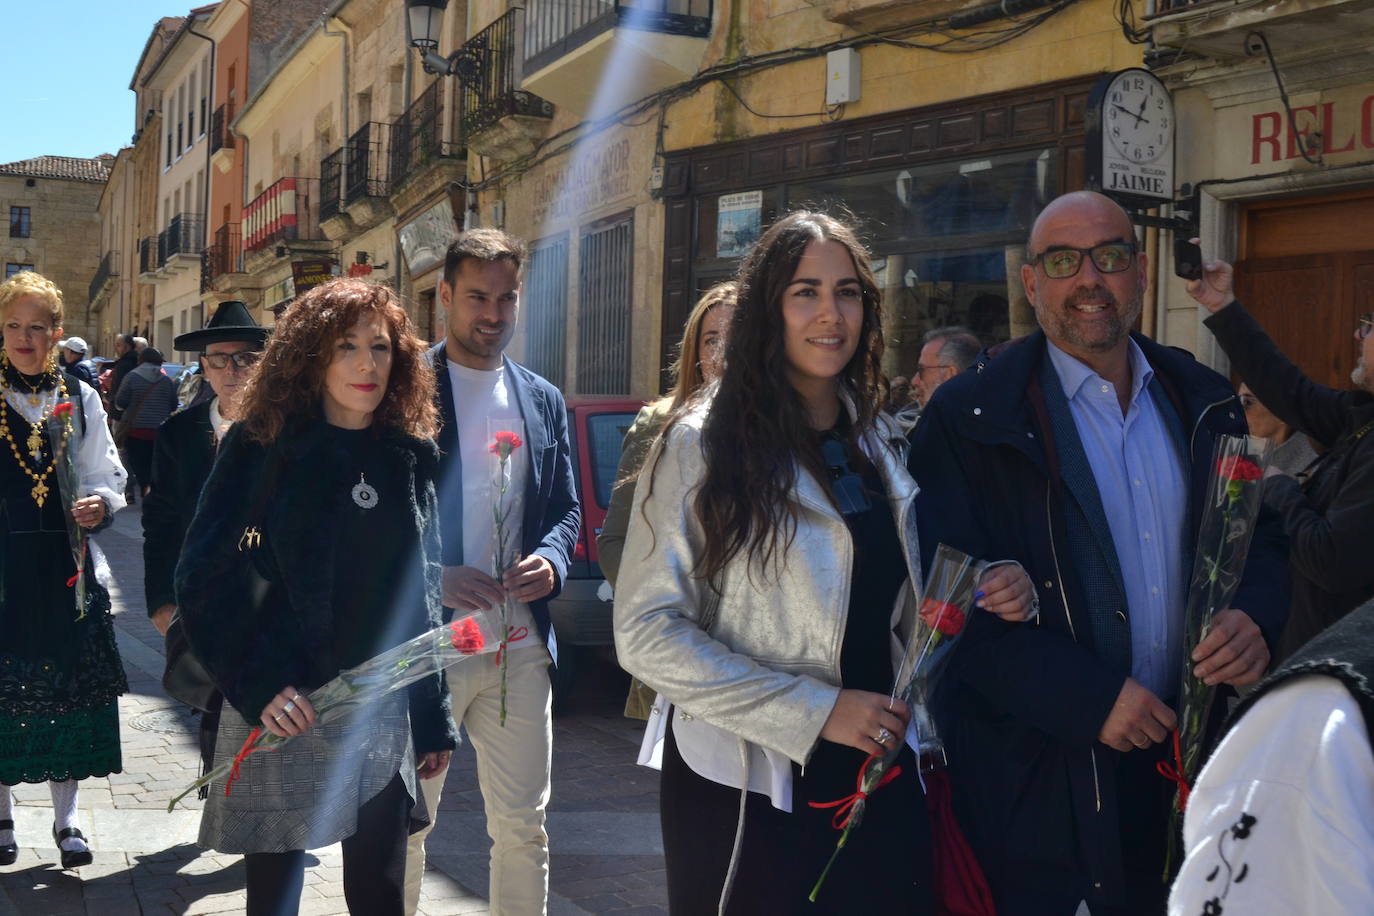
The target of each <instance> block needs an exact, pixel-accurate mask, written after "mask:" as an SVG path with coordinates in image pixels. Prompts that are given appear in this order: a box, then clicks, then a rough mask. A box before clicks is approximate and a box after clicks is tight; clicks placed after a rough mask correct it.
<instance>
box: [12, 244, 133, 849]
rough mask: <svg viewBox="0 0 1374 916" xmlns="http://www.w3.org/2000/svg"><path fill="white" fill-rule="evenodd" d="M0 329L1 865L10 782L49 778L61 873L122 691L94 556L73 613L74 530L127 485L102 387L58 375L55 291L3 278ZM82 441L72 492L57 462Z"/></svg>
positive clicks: (112, 751)
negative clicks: (85, 782)
mask: <svg viewBox="0 0 1374 916" xmlns="http://www.w3.org/2000/svg"><path fill="white" fill-rule="evenodd" d="M0 324H3V329H4V349H3V350H0V439H3V440H4V442H0V538H2V539H3V540H4V545H3V552H0V865H10V864H12V863H13V862H14V861H15V859H16V858H17V857H18V841H17V839H16V837H15V834H14V819H13V813H12V809H11V806H12V800H11V795H10V786H13V785H18V784H19V783H43V782H46V783H47V784H48V789H49V791H50V793H51V795H52V802H53V827H52V834H53V842H54V843H55V844H56V845H57V846H58V848H59V855H60V857H61V860H62V867H63V868H75V867H77V866H80V865H89V864H90V862H91V860H92V857H91V852H90V849H89V848H88V847H87V845H86V839H85V836H84V835H83V834H82V832H81V828H80V827H79V826H78V824H77V784H78V781H79V780H82V779H86V778H87V777H90V776H106V775H108V774H110V773H118V772H119V770H120V765H121V760H120V752H119V702H118V698H119V695H120V694H121V693H123V692H124V691H125V690H127V689H128V684H127V682H126V681H125V679H124V667H123V665H121V664H120V661H119V652H118V650H117V649H116V647H115V634H114V626H113V624H112V620H111V618H110V596H109V593H108V592H106V591H105V589H104V587H103V586H101V585H100V583H98V582H97V581H96V579H95V576H94V575H92V574H91V572H90V571H91V570H92V569H93V565H92V563H91V559H90V557H91V555H90V552H89V550H86V551H85V552H84V554H83V556H84V562H83V568H84V569H85V570H86V575H85V577H84V579H85V587H84V599H83V605H82V606H81V607H77V604H76V600H77V599H76V595H77V591H76V588H75V586H76V584H77V580H76V578H75V576H74V574H75V573H76V572H77V566H76V556H75V554H74V552H73V541H72V538H71V532H69V530H68V524H69V522H72V521H75V523H76V524H77V525H80V526H81V527H82V528H84V529H86V530H87V531H97V530H100V529H101V528H104V527H106V526H108V525H109V524H110V522H111V520H112V518H113V516H114V513H115V511H116V510H118V509H121V508H123V507H124V485H125V483H126V478H125V475H124V468H123V466H122V465H120V463H119V457H118V455H116V453H115V448H114V443H113V442H111V441H110V435H109V430H108V428H107V427H106V425H105V410H104V408H103V407H102V406H101V404H100V394H99V392H97V391H96V390H95V389H94V388H92V387H90V386H89V385H86V384H83V383H82V382H80V381H78V380H77V379H76V377H75V376H73V375H71V374H69V373H67V372H63V371H61V370H59V369H58V368H57V363H56V360H55V356H54V349H53V345H54V343H55V342H56V341H57V339H58V338H59V337H61V336H62V293H61V292H59V291H58V289H57V287H56V286H54V285H53V284H52V282H50V281H49V280H47V279H45V278H43V277H42V276H40V275H38V274H36V273H33V272H32V271H21V272H20V273H17V274H15V275H14V276H13V277H11V278H10V279H8V280H6V281H5V282H4V283H0ZM66 411H70V412H69V413H67V415H66V418H65V419H64V418H63V417H62V414H63V413H64V412H66ZM77 439H79V442H78V443H77V444H76V445H75V448H74V457H75V467H76V478H77V480H76V487H77V490H76V492H75V493H72V492H68V490H69V484H68V483H67V481H66V480H65V479H64V475H63V473H62V469H61V468H60V467H59V463H60V462H62V461H63V460H64V457H65V456H66V455H72V454H73V452H72V451H69V450H68V449H69V447H70V446H71V445H72V443H73V442H74V441H75V440H77Z"/></svg>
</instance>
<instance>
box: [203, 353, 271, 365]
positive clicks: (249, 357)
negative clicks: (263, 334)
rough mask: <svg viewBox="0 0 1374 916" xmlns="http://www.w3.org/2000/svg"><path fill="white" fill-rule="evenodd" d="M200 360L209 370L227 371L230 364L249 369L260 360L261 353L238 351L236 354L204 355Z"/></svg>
mask: <svg viewBox="0 0 1374 916" xmlns="http://www.w3.org/2000/svg"><path fill="white" fill-rule="evenodd" d="M201 359H203V360H205V365H207V366H209V367H210V368H211V369H228V368H229V364H230V363H233V364H234V365H235V366H238V367H239V368H240V369H251V368H253V367H254V366H256V365H257V364H258V361H259V360H261V359H262V353H261V352H259V351H257V350H240V351H239V352H237V353H206V354H204V355H203V356H201Z"/></svg>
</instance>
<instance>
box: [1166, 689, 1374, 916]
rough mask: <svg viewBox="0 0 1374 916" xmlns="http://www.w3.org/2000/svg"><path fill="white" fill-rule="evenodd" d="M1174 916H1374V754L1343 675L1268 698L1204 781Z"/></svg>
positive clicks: (1193, 803) (1195, 796)
mask: <svg viewBox="0 0 1374 916" xmlns="http://www.w3.org/2000/svg"><path fill="white" fill-rule="evenodd" d="M1183 840H1184V848H1185V849H1186V850H1187V858H1186V859H1185V860H1184V863H1183V868H1182V870H1181V871H1180V872H1179V875H1178V878H1177V880H1176V881H1175V882H1174V887H1173V892H1172V894H1171V895H1170V897H1169V916H1197V914H1200V913H1226V914H1230V913H1244V914H1246V916H1295V914H1312V916H1317V914H1321V916H1336V914H1344V913H1369V912H1371V911H1374V753H1371V751H1370V739H1369V731H1368V729H1366V727H1365V721H1364V716H1363V715H1362V714H1361V712H1360V707H1359V704H1358V703H1356V702H1355V699H1354V697H1352V696H1351V695H1350V692H1349V691H1348V690H1347V689H1346V688H1345V686H1344V685H1342V684H1341V683H1340V682H1339V681H1337V680H1336V679H1335V678H1331V677H1323V676H1311V677H1301V678H1295V679H1293V680H1291V681H1289V682H1288V683H1286V684H1283V685H1281V686H1279V687H1277V688H1275V689H1274V691H1273V693H1270V694H1268V695H1267V696H1265V697H1263V698H1261V699H1260V700H1259V702H1257V703H1256V704H1255V706H1254V708H1253V709H1251V710H1250V711H1249V712H1247V713H1246V714H1245V717H1244V718H1243V719H1242V720H1241V722H1240V724H1239V725H1238V726H1236V728H1234V729H1233V730H1232V731H1231V732H1230V733H1229V734H1228V735H1227V736H1226V738H1225V740H1224V741H1222V743H1221V746H1220V747H1218V748H1217V750H1216V753H1215V754H1213V755H1212V757H1211V759H1210V760H1208V761H1207V765H1206V766H1205V767H1203V769H1202V773H1201V774H1200V775H1199V776H1198V779H1197V785H1196V786H1195V787H1194V790H1193V793H1192V795H1191V797H1190V798H1189V800H1188V814H1187V817H1186V818H1185V820H1184V826H1183Z"/></svg>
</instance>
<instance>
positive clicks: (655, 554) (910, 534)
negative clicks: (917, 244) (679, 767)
mask: <svg viewBox="0 0 1374 916" xmlns="http://www.w3.org/2000/svg"><path fill="white" fill-rule="evenodd" d="M708 407H709V405H703V406H702V407H700V408H698V409H697V410H695V411H693V412H692V413H691V414H689V415H687V416H686V417H684V418H683V419H682V420H681V421H680V422H679V423H677V424H676V425H675V426H674V427H673V428H672V429H671V430H670V431H669V433H668V435H667V436H666V437H665V438H663V439H661V440H660V441H659V442H658V443H657V444H656V445H655V447H654V449H653V451H652V452H651V453H650V455H649V458H648V460H646V461H645V463H644V470H643V471H642V472H641V478H640V481H639V484H638V486H637V487H636V490H635V501H634V508H633V511H632V512H631V513H630V527H629V531H628V532H627V534H626V539H625V552H624V555H623V558H622V560H621V567H620V579H619V582H618V585H617V588H616V593H615V610H614V615H615V646H616V653H617V655H618V656H619V660H620V664H621V665H622V666H623V667H624V668H625V669H626V670H627V671H629V672H630V673H631V674H633V675H634V676H635V677H637V678H639V679H640V680H642V681H643V682H644V683H646V684H648V685H649V686H650V687H652V688H653V689H654V690H656V691H658V692H659V693H660V694H661V695H662V696H663V697H664V698H666V699H667V700H668V701H670V702H671V703H673V704H674V705H675V706H676V707H677V708H678V710H679V714H684V715H685V716H687V717H691V718H696V719H700V720H702V721H703V722H705V723H707V724H709V725H712V726H715V727H716V728H718V729H720V730H722V731H724V732H727V733H729V734H731V735H734V736H737V737H739V738H742V739H743V740H745V741H748V742H750V743H753V744H755V745H758V746H760V747H763V748H767V749H771V750H774V751H777V752H779V753H781V754H784V755H786V756H787V757H788V758H789V759H791V760H793V761H796V762H797V763H799V764H805V762H806V761H807V759H808V758H809V757H810V756H811V753H812V751H813V750H814V749H815V747H816V745H817V743H818V741H819V740H820V733H821V729H822V727H823V726H824V725H825V721H826V719H827V718H828V717H829V715H830V711H831V709H832V708H833V707H834V705H835V701H836V699H837V697H838V695H839V691H840V687H839V684H840V648H841V645H842V644H843V641H844V632H845V622H846V617H847V613H848V609H849V589H850V576H851V574H852V571H853V544H852V541H851V538H850V534H849V529H848V527H847V526H846V525H845V521H844V518H843V517H842V516H841V515H840V514H839V513H838V512H837V511H836V510H835V508H834V507H833V506H832V505H831V502H830V499H829V497H828V495H827V492H826V490H825V485H824V484H822V483H821V482H820V481H818V480H817V479H816V478H815V477H814V476H813V475H812V474H810V473H809V472H807V471H805V470H802V469H799V471H798V474H797V482H796V485H795V487H794V489H793V492H792V495H791V499H792V500H793V501H794V502H795V503H796V508H797V510H798V511H797V532H796V538H795V539H794V540H793V542H792V544H791V546H790V547H789V548H788V549H787V551H786V553H785V556H784V558H783V561H782V563H781V564H778V565H774V564H769V565H768V566H767V567H766V568H765V567H761V566H760V565H759V564H758V563H750V562H749V561H748V560H747V558H746V556H745V555H744V554H743V553H741V555H738V556H736V557H735V558H734V559H732V560H731V561H730V562H729V563H728V564H727V565H726V567H725V569H724V570H723V571H722V573H721V575H720V576H719V577H718V578H717V580H716V582H715V585H716V586H717V587H716V588H713V587H712V585H711V584H709V583H707V582H705V581H703V580H701V579H699V578H697V577H695V576H693V575H692V570H693V568H694V567H695V565H696V559H697V557H698V556H699V555H700V553H701V551H702V549H703V545H704V544H705V542H706V538H707V537H709V534H708V533H707V532H706V531H704V530H703V529H702V526H701V523H700V520H699V519H698V518H697V515H696V512H695V511H694V510H693V507H692V505H693V500H694V499H695V490H696V487H697V485H698V483H699V482H700V480H701V479H702V477H703V476H704V473H705V463H704V458H703V455H702V451H701V446H700V438H701V425H702V420H703V419H704V415H705V411H706V410H707V409H708ZM876 422H877V425H876V426H875V428H874V429H873V430H871V431H870V432H869V433H868V434H867V435H866V436H865V438H864V440H863V441H862V446H863V449H864V451H865V453H866V454H867V455H868V457H869V458H870V460H872V461H873V463H874V465H875V467H876V468H877V470H878V473H879V474H880V476H881V477H882V479H883V482H884V484H885V485H886V487H887V493H888V499H889V500H890V501H891V505H892V515H893V519H894V520H895V522H896V526H897V532H898V535H899V537H900V538H901V541H902V548H903V551H904V553H905V555H906V561H907V572H908V576H909V577H910V578H909V582H908V584H907V585H906V586H904V587H903V588H902V591H901V593H900V595H899V597H898V599H897V601H896V603H895V606H894V607H893V610H892V623H893V626H894V627H899V628H900V629H901V631H902V632H903V634H905V633H906V632H907V631H908V627H909V624H910V622H911V621H912V620H914V613H915V601H914V599H913V597H912V596H913V594H915V595H919V594H920V591H921V588H920V586H921V563H920V550H919V547H918V542H917V535H916V514H915V506H914V502H915V497H916V492H917V487H916V483H915V481H914V480H912V478H911V476H910V475H909V474H908V473H907V471H906V466H905V461H904V449H905V446H906V440H905V438H904V437H903V436H902V434H901V431H900V430H899V429H898V427H897V426H896V424H894V423H893V422H892V421H891V419H890V418H888V417H886V416H880V417H879V418H878V419H877V421H876ZM660 453H661V456H660ZM651 474H652V475H653V476H652V482H651V480H650V475H651ZM651 491H652V492H651ZM890 649H891V654H892V655H893V658H894V661H895V659H898V658H900V654H901V646H900V644H899V643H898V642H897V640H896V638H894V639H893V640H892V645H891V647H890Z"/></svg>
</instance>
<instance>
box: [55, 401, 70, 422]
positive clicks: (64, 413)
mask: <svg viewBox="0 0 1374 916" xmlns="http://www.w3.org/2000/svg"><path fill="white" fill-rule="evenodd" d="M52 415H53V416H54V417H61V418H62V419H64V420H65V419H67V418H68V417H70V416H71V415H72V402H71V401H63V402H62V403H60V404H58V405H57V406H56V407H54V408H53V409H52Z"/></svg>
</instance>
